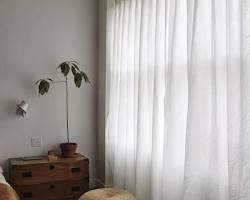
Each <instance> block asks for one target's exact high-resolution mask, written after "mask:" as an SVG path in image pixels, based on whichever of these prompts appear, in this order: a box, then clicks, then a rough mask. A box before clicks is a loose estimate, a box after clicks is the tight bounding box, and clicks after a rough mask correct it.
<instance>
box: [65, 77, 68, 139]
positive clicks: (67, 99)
mask: <svg viewBox="0 0 250 200" xmlns="http://www.w3.org/2000/svg"><path fill="white" fill-rule="evenodd" d="M65 83H66V114H67V140H68V143H69V92H68V78H67V76H66V82H65Z"/></svg>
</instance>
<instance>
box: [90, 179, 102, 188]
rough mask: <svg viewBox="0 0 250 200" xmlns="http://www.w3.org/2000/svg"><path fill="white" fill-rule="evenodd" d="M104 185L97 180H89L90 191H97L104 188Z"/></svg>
mask: <svg viewBox="0 0 250 200" xmlns="http://www.w3.org/2000/svg"><path fill="white" fill-rule="evenodd" d="M104 187H105V184H104V183H103V182H102V181H101V180H100V179H98V178H91V179H90V180H89V188H90V189H91V190H93V189H97V188H104Z"/></svg>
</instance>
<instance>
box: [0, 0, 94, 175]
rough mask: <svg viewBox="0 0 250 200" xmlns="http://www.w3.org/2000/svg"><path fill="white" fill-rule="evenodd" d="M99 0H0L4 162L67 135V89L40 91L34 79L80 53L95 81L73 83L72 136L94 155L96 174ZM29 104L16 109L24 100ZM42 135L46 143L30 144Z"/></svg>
mask: <svg viewBox="0 0 250 200" xmlns="http://www.w3.org/2000/svg"><path fill="white" fill-rule="evenodd" d="M97 16H98V1H97V0H0V164H1V165H4V167H5V169H6V168H7V159H8V158H10V157H19V156H31V155H40V154H46V153H47V151H48V150H49V149H51V148H57V147H58V145H59V143H62V142H65V141H66V123H65V122H66V121H65V119H66V114H65V90H64V86H63V85H57V86H56V85H55V86H53V88H51V91H50V92H49V94H48V95H47V96H45V97H38V95H37V90H36V87H35V86H34V82H35V81H36V80H37V79H39V78H42V77H51V78H53V79H61V78H63V76H62V75H61V74H60V73H59V71H57V70H56V67H57V65H58V64H59V63H60V62H62V61H64V60H67V59H77V60H78V61H79V62H80V63H82V64H83V65H84V68H83V69H84V70H85V71H86V72H87V74H88V75H89V76H90V79H91V82H92V85H91V86H86V85H83V87H82V88H80V89H76V88H75V87H74V85H73V82H72V84H70V98H69V101H70V104H69V105H70V108H69V109H70V134H71V141H72V142H77V143H78V144H79V148H78V151H79V152H80V153H82V154H84V155H86V156H87V157H88V158H89V159H90V173H91V175H90V176H91V178H95V177H96V139H97V138H96V131H97V130H96V127H97V117H96V113H97V110H96V95H97V94H96V78H97V77H96V65H97V55H98V54H97V53H98V52H97V38H98V37H97V34H98V33H97V26H98V24H97V21H98V20H97ZM22 99H24V100H27V102H28V103H29V104H30V110H29V112H28V114H27V116H26V117H25V118H22V117H20V116H17V115H16V114H15V106H16V104H17V103H18V102H19V101H20V100H22ZM32 136H42V137H43V145H42V147H36V148H34V147H31V145H30V139H31V137H32Z"/></svg>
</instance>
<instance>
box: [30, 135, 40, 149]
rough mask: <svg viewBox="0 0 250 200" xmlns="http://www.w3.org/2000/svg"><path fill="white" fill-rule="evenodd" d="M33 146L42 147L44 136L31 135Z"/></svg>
mask: <svg viewBox="0 0 250 200" xmlns="http://www.w3.org/2000/svg"><path fill="white" fill-rule="evenodd" d="M31 146H32V147H41V146H42V137H41V136H32V137H31Z"/></svg>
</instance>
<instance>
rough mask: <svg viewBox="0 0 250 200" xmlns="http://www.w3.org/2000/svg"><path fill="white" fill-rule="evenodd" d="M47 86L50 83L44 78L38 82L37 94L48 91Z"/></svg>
mask: <svg viewBox="0 0 250 200" xmlns="http://www.w3.org/2000/svg"><path fill="white" fill-rule="evenodd" d="M49 87H50V84H49V82H48V81H46V80H41V82H40V84H39V90H38V92H39V94H41V95H44V94H45V93H47V92H48V91H49Z"/></svg>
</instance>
